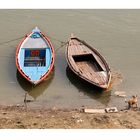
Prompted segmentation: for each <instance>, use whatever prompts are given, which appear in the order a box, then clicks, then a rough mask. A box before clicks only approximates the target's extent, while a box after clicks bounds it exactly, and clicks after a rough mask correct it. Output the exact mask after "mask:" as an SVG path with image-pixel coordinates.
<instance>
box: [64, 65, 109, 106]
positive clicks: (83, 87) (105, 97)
mask: <svg viewBox="0 0 140 140" xmlns="http://www.w3.org/2000/svg"><path fill="white" fill-rule="evenodd" d="M66 76H67V77H68V79H69V81H70V84H72V85H74V86H75V87H76V88H77V89H78V91H79V92H82V93H83V94H84V95H87V96H89V97H90V98H92V99H94V100H97V101H99V102H101V103H102V104H104V105H107V104H108V103H109V101H110V97H111V91H110V90H109V91H108V90H103V89H100V88H98V87H96V86H94V85H92V84H90V83H88V82H86V81H84V80H82V79H81V78H79V77H78V76H77V75H76V74H75V73H74V72H73V71H71V69H70V68H69V67H68V66H67V67H66Z"/></svg>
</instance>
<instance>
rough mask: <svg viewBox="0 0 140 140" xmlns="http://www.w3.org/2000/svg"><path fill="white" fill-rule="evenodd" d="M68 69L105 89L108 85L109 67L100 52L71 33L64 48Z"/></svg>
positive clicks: (109, 78)
mask: <svg viewBox="0 0 140 140" xmlns="http://www.w3.org/2000/svg"><path fill="white" fill-rule="evenodd" d="M66 59H67V63H68V65H69V67H70V69H71V70H72V71H73V72H74V73H75V74H76V75H77V76H79V77H80V78H82V79H84V80H86V81H87V82H89V83H91V84H93V85H95V86H97V87H99V88H102V89H107V88H108V87H109V85H110V80H111V72H110V68H109V66H108V64H107V62H106V61H105V59H104V58H103V56H101V54H100V53H99V52H98V51H97V50H96V49H94V48H93V47H91V46H90V45H88V44H87V43H86V42H85V41H82V40H80V39H79V38H77V37H74V36H73V35H71V37H70V40H69V42H68V45H67V48H66Z"/></svg>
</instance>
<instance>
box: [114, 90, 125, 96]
mask: <svg viewBox="0 0 140 140" xmlns="http://www.w3.org/2000/svg"><path fill="white" fill-rule="evenodd" d="M114 94H115V95H116V96H119V97H126V92H125V91H116V92H115V93H114Z"/></svg>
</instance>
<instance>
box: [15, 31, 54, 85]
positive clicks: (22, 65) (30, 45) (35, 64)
mask: <svg viewBox="0 0 140 140" xmlns="http://www.w3.org/2000/svg"><path fill="white" fill-rule="evenodd" d="M16 65H17V68H18V70H19V72H20V73H21V74H22V75H23V77H24V78H26V79H27V80H28V81H29V82H31V83H32V84H38V83H40V82H41V81H43V80H44V79H45V78H46V77H47V76H48V75H49V73H50V72H51V70H52V68H53V65H54V50H53V47H52V45H51V43H50V41H49V39H48V38H46V36H44V35H43V34H42V33H41V32H40V31H39V32H37V33H36V32H32V33H31V34H29V35H27V36H26V37H25V38H24V40H23V41H22V42H21V43H20V44H19V46H18V47H17V51H16Z"/></svg>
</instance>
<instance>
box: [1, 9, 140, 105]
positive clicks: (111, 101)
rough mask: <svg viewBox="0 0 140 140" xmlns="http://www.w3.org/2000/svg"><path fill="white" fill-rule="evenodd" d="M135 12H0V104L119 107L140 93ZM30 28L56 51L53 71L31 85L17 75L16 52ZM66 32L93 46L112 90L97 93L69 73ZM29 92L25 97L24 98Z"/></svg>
mask: <svg viewBox="0 0 140 140" xmlns="http://www.w3.org/2000/svg"><path fill="white" fill-rule="evenodd" d="M139 15H140V10H0V33H1V35H0V104H1V105H16V104H20V105H24V99H25V96H26V99H27V100H28V103H27V105H28V106H29V107H56V108H57V107H62V108H77V107H81V106H86V107H92V108H95V107H98V108H102V107H106V106H117V107H124V106H125V105H126V104H125V103H124V98H121V97H117V96H115V94H114V93H115V92H116V91H125V94H126V95H127V97H126V98H127V99H128V98H129V97H130V96H131V95H134V94H137V95H138V96H139V94H140V70H139V68H140V16H139ZM35 26H38V27H39V28H40V29H41V31H42V32H44V33H45V34H46V35H48V36H49V37H50V39H51V41H52V43H53V45H54V48H55V55H56V58H55V67H54V70H53V72H52V73H51V75H50V76H49V77H48V79H47V80H45V81H44V82H42V83H41V84H39V85H38V86H36V87H33V86H31V85H30V84H29V83H27V82H26V80H24V79H23V78H22V77H21V75H20V74H19V73H18V72H17V69H16V66H15V49H16V46H17V45H18V44H19V42H20V40H21V38H22V37H23V36H24V35H25V34H26V33H29V32H30V31H31V30H32V29H33V28H34V27H35ZM70 33H74V34H75V35H77V37H79V38H81V39H82V40H85V41H86V42H87V43H88V44H90V45H93V47H95V48H96V49H97V50H98V51H99V52H100V53H101V54H102V55H103V56H104V57H105V59H106V60H107V62H108V64H109V65H110V67H111V70H112V73H113V81H112V88H111V89H110V90H109V91H100V90H97V89H96V88H95V87H93V86H90V85H88V84H86V83H84V82H83V81H81V80H80V79H78V78H77V77H75V75H73V73H71V71H70V70H69V68H68V67H67V63H66V59H65V46H64V45H63V42H67V40H68V38H69V36H70ZM26 93H28V94H26Z"/></svg>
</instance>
